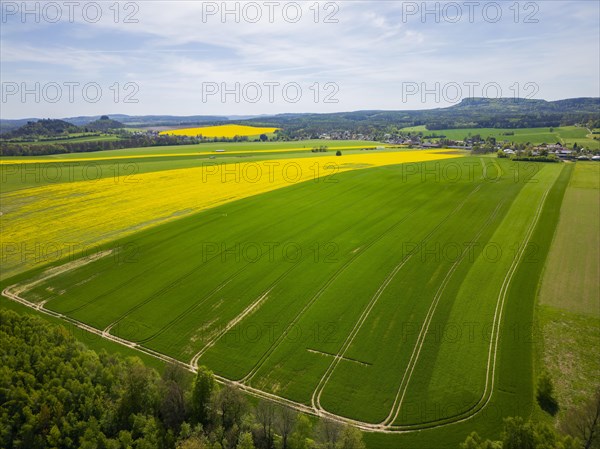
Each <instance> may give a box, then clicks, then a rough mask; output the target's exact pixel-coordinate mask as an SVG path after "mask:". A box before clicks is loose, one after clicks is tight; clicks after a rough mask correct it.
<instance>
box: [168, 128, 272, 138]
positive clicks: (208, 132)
mask: <svg viewBox="0 0 600 449" xmlns="http://www.w3.org/2000/svg"><path fill="white" fill-rule="evenodd" d="M278 129H279V128H258V127H255V126H242V125H220V126H204V127H202V128H184V129H173V130H170V131H162V132H161V133H160V134H161V135H164V134H172V135H174V136H190V137H196V136H199V135H202V137H209V138H213V137H225V138H232V137H235V136H241V137H243V136H258V135H260V134H269V133H274V132H275V131H277V130H278Z"/></svg>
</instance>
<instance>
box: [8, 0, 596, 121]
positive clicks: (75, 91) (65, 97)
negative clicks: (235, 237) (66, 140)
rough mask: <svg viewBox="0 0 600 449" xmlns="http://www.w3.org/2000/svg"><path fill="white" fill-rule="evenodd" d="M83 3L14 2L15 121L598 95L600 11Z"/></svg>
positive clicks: (533, 5)
mask: <svg viewBox="0 0 600 449" xmlns="http://www.w3.org/2000/svg"><path fill="white" fill-rule="evenodd" d="M76 3H77V5H75V6H71V7H69V6H68V5H67V3H65V2H60V1H59V2H29V3H27V4H26V9H27V11H29V13H28V12H27V11H25V10H24V9H23V7H22V5H23V3H22V2H4V1H3V2H2V19H1V20H2V23H1V31H0V37H1V43H0V57H1V64H0V77H1V81H2V99H1V101H2V103H1V108H2V111H1V117H2V118H20V117H69V116H76V115H97V114H111V113H112V114H114V113H124V114H173V115H196V114H199V115H250V114H252V115H254V114H272V113H285V112H332V111H349V110H359V109H424V108H436V107H445V106H449V105H451V104H453V103H455V102H457V101H460V100H461V99H462V98H465V97H468V96H471V95H474V96H487V97H496V96H503V97H513V96H517V95H518V96H521V97H530V98H537V99H546V100H556V99H562V98H570V97H581V96H599V95H600V81H599V80H600V56H599V55H600V2H598V1H590V0H587V1H569V2H560V1H538V2H526V1H524V2H515V1H507V2H502V1H501V2H486V1H481V2H477V1H476V2H470V3H469V2H461V1H457V2H426V3H425V2H402V1H381V2H377V1H368V2H362V1H332V2H327V1H323V2H316V1H312V0H311V1H299V2H287V1H274V2H262V1H256V2H237V1H228V2H222V1H218V2H202V1H181V2H180V1H138V2H121V3H119V4H117V7H115V6H114V2H113V1H109V2H86V1H80V2H76ZM69 8H72V9H71V10H69ZM226 9H228V10H230V11H232V12H231V13H230V14H225V15H224V12H225V10H226ZM116 11H118V16H116ZM236 11H237V12H236ZM317 11H318V16H317V15H316V12H317ZM299 12H300V14H301V15H300V16H298V13H299ZM98 13H100V15H98ZM259 13H260V19H259V18H258V16H257V14H259ZM457 13H458V14H457ZM58 15H60V17H58ZM69 15H71V17H69ZM96 19H97V20H96ZM126 19H128V20H126ZM296 19H297V20H296ZM84 86H85V89H84ZM84 90H85V92H84ZM224 91H227V92H229V93H228V94H226V95H224V96H223V92H224ZM24 92H28V93H25V94H24Z"/></svg>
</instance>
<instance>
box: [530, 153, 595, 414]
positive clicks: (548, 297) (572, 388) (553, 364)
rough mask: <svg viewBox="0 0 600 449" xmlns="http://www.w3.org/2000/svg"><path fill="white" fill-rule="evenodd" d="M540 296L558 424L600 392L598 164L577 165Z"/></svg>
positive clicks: (543, 364)
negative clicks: (583, 402) (599, 367)
mask: <svg viewBox="0 0 600 449" xmlns="http://www.w3.org/2000/svg"><path fill="white" fill-rule="evenodd" d="M574 165H575V167H574V169H573V172H572V175H571V179H570V182H569V185H568V187H567V189H566V192H565V196H564V200H563V203H562V207H561V209H560V218H559V220H558V225H557V228H556V233H555V236H554V239H553V242H552V246H551V249H550V252H549V254H548V263H547V265H546V267H545V271H544V275H543V278H542V282H541V285H540V291H539V303H540V305H539V307H538V310H537V321H538V327H539V329H540V330H541V337H542V338H540V339H539V347H538V359H539V362H538V363H539V364H540V368H543V369H546V370H547V371H548V372H549V373H550V375H551V377H552V379H553V381H554V384H555V388H556V396H557V399H558V402H559V406H560V410H559V414H558V420H559V421H560V420H561V419H562V417H563V416H564V413H565V412H566V411H568V410H569V409H570V408H571V407H573V406H576V405H577V404H579V403H581V401H583V400H585V399H586V398H588V397H589V396H590V395H592V394H593V393H594V391H595V390H596V389H598V388H600V370H599V369H598V359H599V358H600V349H599V348H600V237H599V235H598V229H599V228H600V165H599V164H595V163H588V162H577V163H576V164H574Z"/></svg>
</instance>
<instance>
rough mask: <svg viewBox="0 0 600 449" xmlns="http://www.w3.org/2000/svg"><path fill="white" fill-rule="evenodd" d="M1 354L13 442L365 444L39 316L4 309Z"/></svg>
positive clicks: (5, 412)
mask: <svg viewBox="0 0 600 449" xmlns="http://www.w3.org/2000/svg"><path fill="white" fill-rule="evenodd" d="M0 360H1V361H2V363H1V364H0V447H2V448H4V449H39V448H82V449H120V448H123V449H126V448H127V449H156V448H158V449H163V448H164V449H174V448H177V449H233V448H235V449H252V448H255V447H256V448H262V449H275V448H281V449H310V448H323V449H325V448H327V449H364V444H363V442H362V436H361V433H360V432H359V431H358V430H356V429H354V428H351V427H346V426H343V425H341V424H339V423H336V422H332V421H320V422H316V420H314V419H310V418H308V417H307V416H305V415H299V414H297V413H295V412H294V411H292V410H291V409H289V408H284V407H280V406H277V405H275V404H273V403H271V402H258V404H256V405H254V404H251V403H249V402H248V400H247V399H246V397H245V396H244V395H243V394H242V393H241V392H240V391H239V390H237V389H236V388H234V387H232V386H221V387H220V386H219V385H218V384H217V383H216V382H215V379H214V377H213V375H212V373H211V372H210V371H208V370H206V369H205V368H200V369H199V371H198V373H197V375H196V376H195V378H192V377H193V376H192V375H191V374H190V373H189V372H187V371H186V370H184V369H183V368H182V367H181V366H179V365H169V366H167V367H166V368H165V369H164V371H163V373H162V374H161V375H159V374H158V372H157V371H156V370H154V369H151V368H148V367H147V366H145V365H144V364H143V363H142V362H141V361H140V359H139V358H136V357H127V358H126V357H122V356H120V355H115V354H109V353H107V352H106V351H104V350H102V351H100V352H98V353H97V352H94V351H91V350H88V349H87V348H86V347H85V346H84V345H83V344H82V343H80V342H78V341H77V340H75V339H74V338H73V336H72V335H71V334H70V333H69V332H68V331H67V329H65V328H64V327H62V326H55V325H51V324H49V323H47V322H46V321H43V320H42V319H41V318H38V317H34V316H30V315H19V314H17V313H15V312H12V311H6V310H0Z"/></svg>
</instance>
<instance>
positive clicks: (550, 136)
mask: <svg viewBox="0 0 600 449" xmlns="http://www.w3.org/2000/svg"><path fill="white" fill-rule="evenodd" d="M403 131H413V132H422V133H423V134H424V135H433V134H435V135H437V136H446V138H448V139H453V140H462V139H464V138H465V137H469V136H474V135H476V134H479V135H480V136H481V138H482V139H486V138H487V137H495V138H496V140H497V141H498V142H503V141H507V142H515V143H531V144H533V145H540V144H542V143H547V144H554V143H557V142H559V143H561V144H562V145H565V146H568V147H572V146H573V144H575V143H576V144H577V145H579V146H583V147H587V148H589V149H590V150H598V149H600V140H597V139H594V137H597V135H593V134H592V130H589V129H587V128H584V127H581V126H560V127H558V126H557V127H555V128H510V129H508V128H505V129H502V128H464V129H441V130H435V131H429V130H427V129H426V128H425V127H424V126H413V127H410V128H404V129H403Z"/></svg>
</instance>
